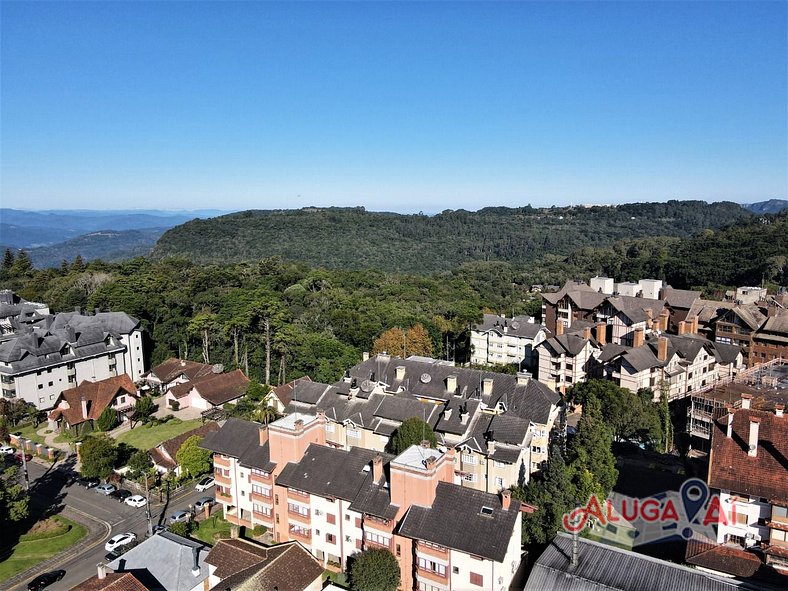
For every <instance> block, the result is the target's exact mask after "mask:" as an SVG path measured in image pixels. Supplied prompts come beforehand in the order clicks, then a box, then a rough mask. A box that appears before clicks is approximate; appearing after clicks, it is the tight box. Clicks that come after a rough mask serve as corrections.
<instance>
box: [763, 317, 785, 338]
mask: <svg viewBox="0 0 788 591" xmlns="http://www.w3.org/2000/svg"><path fill="white" fill-rule="evenodd" d="M760 332H761V333H765V332H768V333H777V334H782V335H783V336H788V313H786V312H785V311H782V312H780V313H778V314H777V315H776V316H771V317H769V318H768V319H767V320H766V323H765V324H764V325H763V327H762V328H761V331H760Z"/></svg>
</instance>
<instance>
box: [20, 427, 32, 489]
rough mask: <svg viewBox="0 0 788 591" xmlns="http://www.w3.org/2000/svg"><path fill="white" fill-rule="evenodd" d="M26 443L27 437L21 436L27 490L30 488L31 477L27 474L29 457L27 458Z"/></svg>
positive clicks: (23, 470)
mask: <svg viewBox="0 0 788 591" xmlns="http://www.w3.org/2000/svg"><path fill="white" fill-rule="evenodd" d="M25 443H27V439H24V438H23V437H20V438H19V444H20V445H21V447H22V451H21V452H20V454H21V455H22V472H23V473H24V475H25V490H30V478H28V475H27V459H26V458H25Z"/></svg>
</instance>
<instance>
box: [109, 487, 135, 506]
mask: <svg viewBox="0 0 788 591" xmlns="http://www.w3.org/2000/svg"><path fill="white" fill-rule="evenodd" d="M131 495H132V493H131V491H130V490H126V489H125V488H119V489H118V490H113V491H112V492H111V493H109V496H111V497H112V498H113V499H118V500H119V501H120V502H121V503H122V502H123V501H125V500H126V499H128V498H129V497H130V496H131Z"/></svg>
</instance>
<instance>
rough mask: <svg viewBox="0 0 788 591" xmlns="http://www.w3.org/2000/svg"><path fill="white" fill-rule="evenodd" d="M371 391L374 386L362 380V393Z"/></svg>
mask: <svg viewBox="0 0 788 591" xmlns="http://www.w3.org/2000/svg"><path fill="white" fill-rule="evenodd" d="M373 389H374V386H373V385H372V382H370V381H369V380H364V381H363V382H361V391H362V392H372V390H373Z"/></svg>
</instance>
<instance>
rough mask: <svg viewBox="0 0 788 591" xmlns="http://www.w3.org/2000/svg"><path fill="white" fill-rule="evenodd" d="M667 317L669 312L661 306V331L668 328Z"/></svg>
mask: <svg viewBox="0 0 788 591" xmlns="http://www.w3.org/2000/svg"><path fill="white" fill-rule="evenodd" d="M668 318H670V312H668V310H667V309H665V308H663V310H662V312H660V313H659V330H661V331H662V332H665V331H666V330H668Z"/></svg>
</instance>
